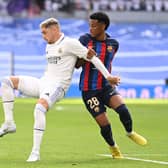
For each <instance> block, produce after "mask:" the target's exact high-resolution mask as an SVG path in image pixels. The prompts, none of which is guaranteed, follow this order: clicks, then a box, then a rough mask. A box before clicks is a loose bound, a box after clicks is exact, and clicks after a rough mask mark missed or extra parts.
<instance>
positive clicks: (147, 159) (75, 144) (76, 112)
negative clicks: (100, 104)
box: [0, 98, 168, 168]
mask: <svg viewBox="0 0 168 168" xmlns="http://www.w3.org/2000/svg"><path fill="white" fill-rule="evenodd" d="M35 102H36V100H35V99H28V98H25V99H18V98H17V99H16V101H15V110H14V111H15V113H14V116H15V121H16V124H17V132H16V133H15V134H9V135H6V136H4V137H3V138H0V167H1V168H162V167H168V131H167V129H168V100H166V99H165V100H126V103H127V105H128V107H129V109H130V111H131V114H132V117H133V121H134V129H135V130H136V131H137V132H138V133H140V134H142V135H144V136H145V137H146V138H147V140H148V145H147V146H145V147H141V146H138V145H136V144H134V143H133V142H132V141H131V140H130V139H128V138H127V137H126V135H125V131H124V129H123V127H122V125H121V123H120V121H119V119H118V116H117V114H116V113H115V112H114V111H112V110H108V116H109V118H110V121H111V124H112V129H113V134H114V137H115V140H116V142H117V144H118V145H119V146H120V149H121V151H122V153H123V154H124V156H125V157H130V158H131V159H130V160H129V159H120V160H115V159H112V158H110V157H106V156H102V155H100V154H107V155H109V154H110V153H109V150H108V146H107V145H106V144H105V142H104V140H103V139H102V137H101V136H100V134H99V128H98V126H97V125H96V123H95V121H94V120H93V119H92V118H91V116H90V114H89V113H88V112H87V111H86V109H85V107H84V105H83V103H82V101H81V99H64V100H62V101H61V102H59V103H57V104H56V105H54V106H53V108H52V109H51V110H50V111H49V112H48V114H47V129H46V131H45V134H44V138H43V142H42V146H41V160H40V161H39V162H36V163H27V162H26V159H27V157H28V155H29V153H30V151H31V147H32V131H33V108H34V105H35ZM3 118H4V117H3V110H2V103H1V104H0V123H2V122H3ZM134 159H140V160H134Z"/></svg>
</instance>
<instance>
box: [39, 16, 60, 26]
mask: <svg viewBox="0 0 168 168" xmlns="http://www.w3.org/2000/svg"><path fill="white" fill-rule="evenodd" d="M51 25H58V26H59V21H58V20H57V19H55V18H48V19H46V20H44V21H43V22H41V23H40V28H42V27H45V28H48V27H50V26H51Z"/></svg>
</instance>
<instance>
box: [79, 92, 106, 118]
mask: <svg viewBox="0 0 168 168" xmlns="http://www.w3.org/2000/svg"><path fill="white" fill-rule="evenodd" d="M100 93H101V92H100V91H87V92H84V91H83V92H82V99H83V101H84V103H85V106H86V108H87V110H88V111H89V112H90V114H91V115H92V116H93V117H94V118H95V117H97V116H98V115H100V114H102V113H104V112H106V107H105V105H104V102H103V101H102V96H101V94H100Z"/></svg>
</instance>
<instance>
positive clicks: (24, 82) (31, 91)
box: [18, 76, 40, 97]
mask: <svg viewBox="0 0 168 168" xmlns="http://www.w3.org/2000/svg"><path fill="white" fill-rule="evenodd" d="M39 89H40V87H39V79H38V78H35V77H30V76H19V84H18V90H19V91H21V92H22V93H23V94H24V95H26V96H30V97H39Z"/></svg>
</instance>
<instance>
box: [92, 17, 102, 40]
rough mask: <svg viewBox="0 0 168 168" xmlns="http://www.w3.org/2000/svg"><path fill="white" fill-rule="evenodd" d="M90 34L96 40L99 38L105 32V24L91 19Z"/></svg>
mask: <svg viewBox="0 0 168 168" xmlns="http://www.w3.org/2000/svg"><path fill="white" fill-rule="evenodd" d="M89 28H90V34H91V36H92V37H94V38H98V37H99V36H101V35H102V34H104V31H105V24H103V23H101V22H98V20H94V19H90V20H89Z"/></svg>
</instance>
